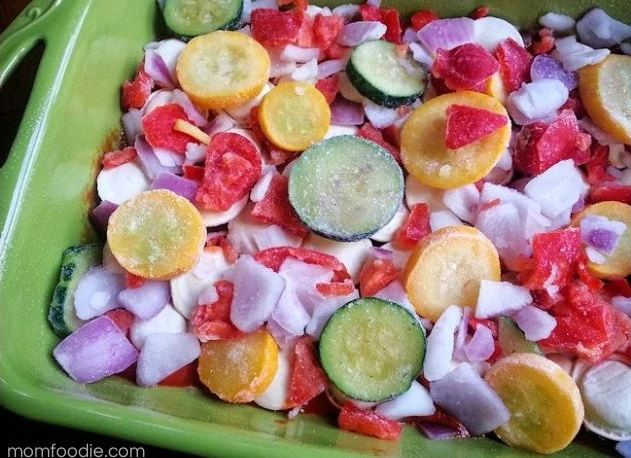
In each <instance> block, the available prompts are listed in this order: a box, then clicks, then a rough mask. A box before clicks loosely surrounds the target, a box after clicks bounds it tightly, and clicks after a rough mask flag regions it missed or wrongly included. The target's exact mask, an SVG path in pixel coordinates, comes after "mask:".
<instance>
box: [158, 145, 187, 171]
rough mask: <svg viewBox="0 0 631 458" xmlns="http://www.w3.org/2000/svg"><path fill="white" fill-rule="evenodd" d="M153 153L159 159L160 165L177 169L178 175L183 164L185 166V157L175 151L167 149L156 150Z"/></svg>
mask: <svg viewBox="0 0 631 458" xmlns="http://www.w3.org/2000/svg"><path fill="white" fill-rule="evenodd" d="M153 152H154V153H155V155H156V157H157V158H158V161H160V165H162V166H163V167H169V168H175V170H176V173H177V171H178V170H179V169H180V167H181V166H182V164H184V159H185V158H184V155H182V154H178V153H176V152H175V151H171V150H169V149H165V148H154V149H153Z"/></svg>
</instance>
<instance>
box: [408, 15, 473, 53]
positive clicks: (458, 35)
mask: <svg viewBox="0 0 631 458" xmlns="http://www.w3.org/2000/svg"><path fill="white" fill-rule="evenodd" d="M474 24H475V21H474V20H473V19H471V18H467V17H461V18H454V19H438V20H436V21H432V22H430V23H429V24H427V25H426V26H425V27H423V28H422V29H421V30H419V31H418V33H417V36H418V39H419V41H420V42H421V44H422V45H423V46H424V47H425V49H426V50H427V51H429V53H430V54H435V53H436V50H437V49H438V48H442V49H445V50H449V49H453V48H455V47H456V46H459V45H462V44H465V43H470V42H471V41H473V39H474V36H475V25H474Z"/></svg>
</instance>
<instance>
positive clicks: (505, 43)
mask: <svg viewBox="0 0 631 458" xmlns="http://www.w3.org/2000/svg"><path fill="white" fill-rule="evenodd" d="M494 53H495V57H496V58H497V60H498V62H499V64H500V75H501V77H502V81H503V82H504V86H505V87H506V91H507V92H508V93H511V92H513V91H516V90H517V89H519V88H520V87H521V85H522V84H523V83H525V82H528V80H529V79H530V64H531V63H532V54H530V53H529V52H528V51H526V49H524V47H523V46H521V45H520V44H519V43H517V42H516V41H515V40H513V39H512V38H507V39H505V40H502V41H501V42H500V44H499V45H497V48H495V51H494Z"/></svg>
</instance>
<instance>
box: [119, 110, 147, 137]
mask: <svg viewBox="0 0 631 458" xmlns="http://www.w3.org/2000/svg"><path fill="white" fill-rule="evenodd" d="M121 121H122V123H123V131H124V132H125V140H127V144H128V145H133V144H134V142H135V141H136V137H138V136H139V135H142V134H143V130H142V113H141V112H140V110H139V109H137V108H130V109H129V110H128V111H127V112H126V113H124V114H123V116H122V117H121Z"/></svg>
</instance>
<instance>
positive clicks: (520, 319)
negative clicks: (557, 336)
mask: <svg viewBox="0 0 631 458" xmlns="http://www.w3.org/2000/svg"><path fill="white" fill-rule="evenodd" d="M511 316H512V318H513V320H515V323H517V326H519V329H521V330H522V331H524V335H525V336H526V339H528V340H531V341H533V342H536V341H538V340H541V339H545V338H547V337H550V334H551V333H552V331H553V330H554V328H555V327H556V325H557V321H556V319H555V318H554V317H553V316H552V315H550V314H549V313H548V312H546V311H545V310H541V309H540V308H537V307H535V306H534V305H526V306H525V307H524V308H522V309H521V310H519V311H517V313H514V314H512V315H511Z"/></svg>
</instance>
